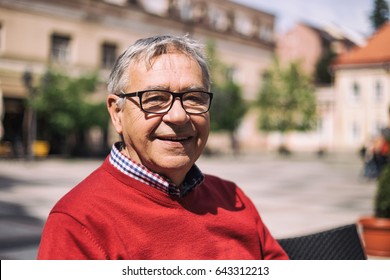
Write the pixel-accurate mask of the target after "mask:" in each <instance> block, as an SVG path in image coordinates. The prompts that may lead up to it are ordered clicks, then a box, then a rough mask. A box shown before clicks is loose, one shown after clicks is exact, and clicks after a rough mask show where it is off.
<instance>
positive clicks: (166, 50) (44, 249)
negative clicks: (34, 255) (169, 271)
mask: <svg viewBox="0 0 390 280" xmlns="http://www.w3.org/2000/svg"><path fill="white" fill-rule="evenodd" d="M202 51H203V49H202V47H201V45H200V44H199V43H198V42H196V41H194V40H192V39H190V38H188V37H186V36H185V37H173V36H156V37H152V38H146V39H141V40H138V41H137V42H135V44H134V45H132V46H130V47H129V48H128V49H127V50H126V51H125V52H124V53H123V54H122V55H121V56H120V57H119V58H118V60H117V62H116V65H115V67H114V69H113V71H112V73H111V75H110V79H109V83H108V90H109V92H110V95H109V96H108V98H107V107H108V111H109V113H110V116H111V120H112V123H113V125H114V127H115V129H116V131H117V132H118V134H119V135H120V136H121V139H122V141H121V142H118V143H116V144H114V145H113V147H112V150H111V153H110V155H109V156H108V157H107V159H106V160H105V162H104V163H103V164H102V166H100V167H99V168H98V169H97V170H96V171H94V172H93V173H92V174H91V175H89V176H88V177H87V178H86V179H85V180H84V181H82V182H81V183H80V184H79V185H77V186H76V187H75V188H74V189H72V190H71V191H70V192H69V193H68V194H66V195H65V196H64V197H63V198H62V199H61V200H60V201H59V202H58V203H57V204H56V205H55V207H54V208H53V210H52V211H51V212H50V215H49V217H48V220H47V222H46V225H45V228H44V231H43V236H42V241H41V244H40V248H39V252H38V258H39V259H287V255H286V254H285V252H284V251H283V250H282V248H281V247H280V246H279V244H278V243H277V242H276V241H275V239H274V238H273V237H272V236H271V234H270V233H269V231H268V229H267V227H266V226H265V225H264V224H263V222H262V220H261V218H260V216H259V214H258V212H257V211H256V208H255V207H254V205H253V204H252V202H251V201H250V200H249V199H248V197H246V196H245V194H244V193H243V192H242V190H241V189H240V188H239V187H238V186H237V185H236V184H234V183H232V182H229V181H225V180H223V179H220V178H217V177H214V176H211V175H205V174H203V173H202V172H201V171H200V170H199V169H198V167H197V166H196V165H195V161H196V160H197V159H198V158H199V156H200V155H201V153H202V151H203V149H204V147H205V145H206V141H207V138H208V135H209V109H210V105H211V101H212V97H213V94H212V93H210V92H209V88H210V77H209V73H208V69H207V64H206V61H205V58H204V56H203V53H202Z"/></svg>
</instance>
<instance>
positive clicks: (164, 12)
mask: <svg viewBox="0 0 390 280" xmlns="http://www.w3.org/2000/svg"><path fill="white" fill-rule="evenodd" d="M274 21H275V17H274V15H272V14H268V13H265V12H262V11H259V10H255V9H252V8H248V7H246V6H242V5H239V4H237V3H234V2H230V1H225V0H213V1H204V0H155V1H146V0H138V1H136V0H0V91H1V92H2V93H3V103H4V113H3V120H2V122H3V126H4V135H3V143H4V142H7V143H11V144H12V149H13V152H14V153H22V150H23V148H22V147H23V146H25V138H26V136H25V135H26V130H28V124H26V106H25V101H26V100H28V99H29V98H30V96H29V94H30V91H29V86H28V84H27V83H30V84H31V86H34V85H36V84H37V83H38V81H39V79H40V78H41V77H42V76H43V75H44V73H45V72H46V71H47V69H49V68H52V67H61V69H65V70H66V71H68V72H69V73H72V75H78V74H82V73H86V72H90V71H96V70H98V71H99V75H100V77H101V80H102V81H103V82H104V81H106V80H107V77H108V74H109V72H110V70H111V67H112V66H113V63H114V61H115V59H116V57H117V56H118V55H119V54H120V53H121V52H122V51H123V50H124V49H125V48H126V47H127V46H128V45H129V44H131V43H133V42H134V41H135V40H137V39H138V38H141V37H147V36H152V35H156V34H173V35H184V34H189V35H190V36H192V37H194V38H196V39H199V40H200V41H202V42H204V43H206V42H207V41H208V40H210V39H212V40H213V41H214V42H215V45H216V47H217V53H218V56H219V59H221V60H222V61H224V62H225V63H226V64H227V65H229V66H230V67H231V69H232V70H233V78H234V79H235V81H236V82H237V83H238V84H240V85H241V86H242V88H243V93H244V96H245V99H247V100H248V101H251V100H253V99H254V98H255V95H256V92H257V91H258V89H259V87H260V85H261V75H262V73H263V72H264V70H265V69H266V68H267V66H268V65H269V63H270V61H271V58H272V55H273V52H274V34H273V32H274ZM28 77H30V79H27V78H28ZM106 94H107V93H106V91H105V89H104V87H102V89H101V91H100V92H98V93H97V95H98V96H100V98H102V99H103V98H105V95H106ZM38 129H39V128H38ZM211 143H212V141H211Z"/></svg>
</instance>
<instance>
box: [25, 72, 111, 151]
mask: <svg viewBox="0 0 390 280" xmlns="http://www.w3.org/2000/svg"><path fill="white" fill-rule="evenodd" d="M97 85H98V77H97V75H96V74H88V75H84V76H81V77H70V76H68V75H65V74H63V73H60V72H55V71H48V72H47V73H46V74H45V75H44V77H43V78H42V80H41V82H40V84H39V85H38V87H37V89H36V97H35V98H34V100H33V101H32V104H31V105H32V107H33V108H34V109H35V110H36V112H37V116H38V124H39V127H38V131H39V133H40V134H41V135H40V137H44V138H46V139H47V140H49V141H50V144H51V145H52V147H53V149H54V150H56V148H58V147H60V149H61V150H58V151H56V152H59V153H65V154H73V155H85V154H86V153H87V152H88V149H87V145H86V143H85V135H86V133H87V132H88V130H89V129H90V128H92V127H99V128H101V129H102V131H106V130H107V125H108V114H107V113H106V109H105V103H104V102H101V101H100V102H92V100H91V99H90V97H91V94H92V93H93V92H94V91H95V90H96V87H97Z"/></svg>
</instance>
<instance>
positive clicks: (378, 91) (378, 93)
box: [374, 81, 383, 102]
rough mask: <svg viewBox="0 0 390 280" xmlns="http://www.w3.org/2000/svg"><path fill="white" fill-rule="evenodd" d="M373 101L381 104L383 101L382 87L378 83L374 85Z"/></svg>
mask: <svg viewBox="0 0 390 280" xmlns="http://www.w3.org/2000/svg"><path fill="white" fill-rule="evenodd" d="M374 98H375V101H377V102H382V101H383V87H382V83H381V82H380V81H377V82H376V83H375V97H374Z"/></svg>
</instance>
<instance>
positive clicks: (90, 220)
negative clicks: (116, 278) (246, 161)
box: [38, 159, 287, 259]
mask: <svg viewBox="0 0 390 280" xmlns="http://www.w3.org/2000/svg"><path fill="white" fill-rule="evenodd" d="M38 259H287V255H286V254H285V252H284V251H283V250H282V249H281V247H280V246H279V244H278V243H277V242H276V241H275V239H274V238H273V237H272V236H271V234H270V233H269V231H268V229H267V228H266V226H265V225H264V224H263V222H262V221H261V219H260V216H259V215H258V213H257V210H256V209H255V207H254V205H253V204H252V202H251V201H250V200H249V199H248V198H247V197H246V196H245V195H244V194H243V192H242V191H241V190H240V189H239V188H238V187H237V186H236V185H235V184H234V183H232V182H228V181H224V180H222V179H220V178H217V177H213V176H209V175H206V176H205V181H204V182H203V183H202V184H201V185H200V186H198V187H196V188H195V189H194V190H193V191H192V192H190V193H189V194H188V195H186V196H185V197H184V198H172V197H169V196H168V195H166V194H165V193H163V192H161V191H159V190H156V189H154V188H152V187H150V186H147V185H144V184H143V183H141V182H139V181H137V180H134V179H132V178H130V177H128V176H126V175H125V174H123V173H121V172H120V171H118V170H117V169H116V168H115V167H113V166H112V165H111V164H110V162H109V161H108V159H106V161H105V162H104V163H103V164H102V166H101V167H99V168H98V169H97V170H96V171H94V172H93V173H92V174H91V175H90V176H88V177H87V178H86V179H85V180H84V181H82V182H81V183H80V184H78V185H77V186H76V187H75V188H74V189H72V190H71V191H70V192H69V193H68V194H66V195H65V196H64V197H63V198H62V199H61V200H60V201H59V202H58V203H57V204H56V205H55V206H54V208H53V210H52V211H51V212H50V214H49V217H48V220H47V222H46V225H45V227H44V231H43V235H42V239H41V244H40V247H39V252H38Z"/></svg>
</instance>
